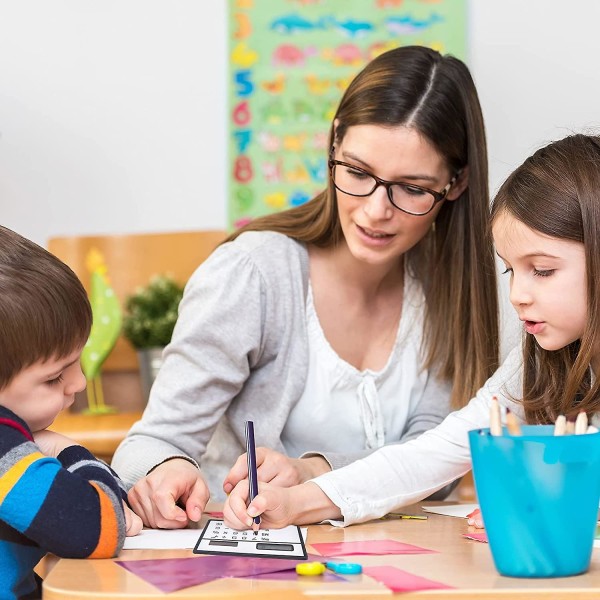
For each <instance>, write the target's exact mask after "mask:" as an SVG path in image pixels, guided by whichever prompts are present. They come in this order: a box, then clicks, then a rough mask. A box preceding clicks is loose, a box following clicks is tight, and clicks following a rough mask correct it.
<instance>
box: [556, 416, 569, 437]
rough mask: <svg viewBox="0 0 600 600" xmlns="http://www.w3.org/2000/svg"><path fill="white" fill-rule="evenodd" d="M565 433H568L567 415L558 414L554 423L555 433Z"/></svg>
mask: <svg viewBox="0 0 600 600" xmlns="http://www.w3.org/2000/svg"><path fill="white" fill-rule="evenodd" d="M565 433H567V417H565V415H558V417H556V423H554V435H565Z"/></svg>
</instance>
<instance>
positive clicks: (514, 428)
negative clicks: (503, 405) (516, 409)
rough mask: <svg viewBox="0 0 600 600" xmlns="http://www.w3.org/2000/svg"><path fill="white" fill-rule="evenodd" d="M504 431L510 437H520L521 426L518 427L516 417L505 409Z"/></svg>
mask: <svg viewBox="0 0 600 600" xmlns="http://www.w3.org/2000/svg"><path fill="white" fill-rule="evenodd" d="M506 429H507V430H508V433H509V434H510V435H521V425H519V420H518V419H517V415H515V413H513V412H511V411H510V410H509V409H508V408H507V409H506Z"/></svg>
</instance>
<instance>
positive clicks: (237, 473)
mask: <svg viewBox="0 0 600 600" xmlns="http://www.w3.org/2000/svg"><path fill="white" fill-rule="evenodd" d="M256 466H257V474H258V481H262V482H265V483H271V484H273V485H277V486H279V487H291V486H293V485H299V484H300V483H304V482H305V481H308V480H309V479H312V478H313V477H317V476H318V475H322V474H323V473H326V472H327V471H330V470H331V469H330V467H329V464H328V463H327V461H326V460H325V459H324V458H322V457H320V456H313V457H310V458H290V457H289V456H286V455H285V454H281V453H280V452H276V451H275V450H270V449H269V448H262V447H259V448H257V449H256ZM245 479H248V462H247V457H246V454H245V453H244V454H242V455H241V456H240V457H239V458H238V459H237V461H236V462H235V464H234V465H233V467H232V468H231V470H230V471H229V473H228V474H227V477H226V478H225V481H224V482H223V491H224V492H225V493H226V494H229V493H230V492H231V490H232V489H233V488H234V487H235V486H236V485H237V484H238V483H239V482H240V481H243V480H245Z"/></svg>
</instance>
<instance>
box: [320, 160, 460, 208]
mask: <svg viewBox="0 0 600 600" xmlns="http://www.w3.org/2000/svg"><path fill="white" fill-rule="evenodd" d="M334 150H335V148H332V149H331V151H330V153H329V162H328V165H329V173H330V175H331V181H332V183H333V186H334V187H335V189H336V190H339V191H340V192H343V193H344V194H348V195H349V196H355V197H357V198H366V197H367V196H370V195H371V194H372V193H373V192H374V191H375V190H376V189H377V188H378V187H379V186H380V185H382V186H383V187H384V188H385V190H386V192H387V197H388V200H389V201H390V202H391V204H392V206H393V207H394V208H397V209H398V210H401V211H402V212H404V213H406V214H408V215H413V216H415V217H423V216H425V215H427V214H429V213H430V212H431V211H432V210H433V209H434V207H435V205H436V204H438V203H439V202H441V201H442V200H445V199H446V196H447V195H448V192H449V191H450V190H451V189H452V186H453V185H454V184H455V183H456V180H457V179H458V177H459V176H460V174H461V173H462V169H460V170H459V171H457V172H456V173H455V175H454V177H452V179H451V180H450V181H449V182H448V184H447V185H446V187H444V189H443V190H442V191H441V192H436V191H435V190H430V189H429V188H426V187H423V186H421V185H416V184H414V183H408V182H406V181H386V180H385V179H381V178H380V177H377V175H373V173H369V171H366V170H365V169H361V168H360V167H357V166H356V165H351V164H350V163H347V162H343V161H341V160H336V159H335V158H333V153H334ZM336 165H340V166H342V167H350V168H351V169H353V170H355V171H360V172H361V173H364V174H365V175H368V176H369V177H372V178H373V179H374V180H375V185H374V186H373V189H372V190H371V191H370V192H369V193H367V194H352V193H350V192H347V191H346V190H343V189H342V188H340V187H338V185H337V184H336V183H335V177H334V176H333V169H334V168H335V166H336ZM393 185H404V186H408V187H411V188H413V189H416V190H420V191H422V192H428V193H429V194H431V195H432V196H433V198H434V201H433V204H432V205H431V207H430V208H429V210H426V211H425V212H417V213H416V212H411V211H410V210H407V209H406V208H402V207H400V206H398V205H397V204H394V200H393V199H392V198H393V196H392V191H391V187H392V186H393Z"/></svg>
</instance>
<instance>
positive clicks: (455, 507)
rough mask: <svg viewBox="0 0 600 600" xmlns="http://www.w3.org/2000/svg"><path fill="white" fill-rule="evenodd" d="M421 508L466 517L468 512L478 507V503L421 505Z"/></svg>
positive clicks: (440, 513)
mask: <svg viewBox="0 0 600 600" xmlns="http://www.w3.org/2000/svg"><path fill="white" fill-rule="evenodd" d="M421 508H422V509H423V510H424V511H425V512H429V513H435V514H436V515H445V516H446V517H461V518H463V519H466V518H467V515H468V514H469V513H472V512H473V511H474V510H475V509H476V508H479V504H448V505H446V506H421Z"/></svg>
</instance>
